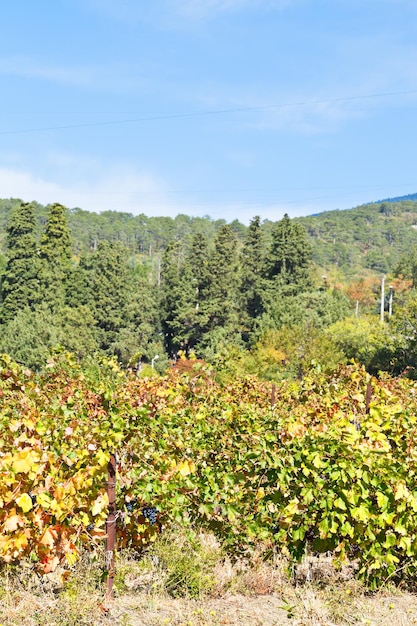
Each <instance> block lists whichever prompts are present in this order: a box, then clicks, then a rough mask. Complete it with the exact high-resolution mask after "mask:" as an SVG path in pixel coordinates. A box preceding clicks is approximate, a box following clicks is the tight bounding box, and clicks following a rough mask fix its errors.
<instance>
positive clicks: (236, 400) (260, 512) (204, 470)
mask: <svg viewBox="0 0 417 626" xmlns="http://www.w3.org/2000/svg"><path fill="white" fill-rule="evenodd" d="M367 389H368V393H369V390H372V397H371V399H370V403H367V399H366V393H367ZM416 389H417V384H416V382H413V381H410V380H407V379H402V378H398V379H392V378H388V377H385V378H382V379H376V378H371V377H369V375H368V374H367V373H366V372H365V371H364V370H363V369H362V368H360V367H359V366H357V365H354V364H352V365H350V366H343V367H340V368H339V369H338V370H337V371H335V372H333V373H330V374H329V373H326V374H324V373H322V372H320V371H312V372H311V373H310V374H309V375H308V376H306V377H304V379H303V380H302V381H296V382H294V381H284V382H281V383H279V384H278V385H277V386H276V388H275V389H274V390H272V386H271V384H270V383H265V382H262V381H259V380H257V379H256V378H252V377H245V378H241V379H238V378H233V380H229V381H224V380H223V381H222V382H221V383H220V382H218V381H217V379H216V376H215V373H214V372H213V371H212V370H211V368H210V367H209V366H208V365H206V364H205V363H202V362H197V361H196V362H195V363H194V364H193V363H192V362H187V367H176V368H172V369H171V370H170V371H169V373H168V374H167V375H166V376H164V377H159V376H155V377H150V378H142V379H140V378H137V377H136V376H134V375H133V374H131V373H129V372H125V371H122V370H120V369H119V367H118V366H117V364H116V363H114V362H112V361H108V360H104V359H103V361H102V362H98V363H95V364H94V365H91V366H90V368H85V369H82V368H81V367H80V366H79V365H78V364H77V363H76V362H75V361H73V360H72V359H71V357H69V356H65V357H64V356H61V357H59V358H57V359H56V360H54V361H52V360H51V362H50V363H49V364H48V367H47V369H46V370H45V372H44V373H43V374H41V375H34V374H33V373H32V372H31V371H29V370H25V369H24V368H22V367H21V366H19V365H16V364H15V363H13V362H12V361H11V360H10V359H9V358H8V357H2V361H1V369H0V407H1V412H0V450H1V451H0V563H1V562H4V563H9V564H16V565H17V564H19V563H22V562H26V563H30V564H31V566H32V567H33V568H34V569H36V570H37V571H38V572H39V573H40V574H43V573H48V572H51V571H53V570H55V569H56V568H57V566H58V565H61V566H63V567H64V574H65V575H69V573H70V569H71V566H72V565H73V564H74V563H75V562H76V561H77V559H78V556H79V554H80V551H82V549H83V547H84V548H86V549H91V550H94V547H95V546H96V545H99V544H100V543H102V541H103V537H104V535H105V522H106V517H107V512H108V497H107V481H108V478H107V471H108V463H109V459H110V455H111V454H112V453H113V452H115V454H116V458H117V474H118V480H117V494H116V509H117V513H116V518H117V542H118V544H117V547H118V549H121V548H123V547H126V546H129V547H133V548H137V550H142V549H143V548H144V547H146V545H147V544H149V542H151V541H152V540H153V539H154V538H155V536H156V535H157V533H160V532H164V528H167V527H169V526H170V525H171V524H173V523H175V524H179V525H182V526H184V527H188V528H190V529H191V528H193V529H200V528H201V529H209V530H210V531H211V532H214V533H215V534H216V536H217V537H218V538H219V540H220V541H221V543H222V545H223V546H225V549H227V550H229V551H231V552H234V553H243V552H245V551H247V550H248V549H250V548H251V547H253V546H255V545H257V544H260V543H263V544H266V545H270V546H271V547H274V548H275V549H276V550H278V551H279V552H281V553H283V554H284V555H286V556H288V557H289V558H290V559H294V560H299V559H301V558H302V557H303V555H304V554H305V553H306V551H308V552H310V553H323V552H326V553H327V552H331V553H332V554H333V557H334V561H335V564H336V565H337V564H342V563H344V562H345V561H347V560H349V561H351V562H354V563H355V564H356V566H357V573H358V576H359V578H361V579H363V580H364V581H365V582H366V583H367V584H368V585H369V586H370V587H372V588H375V587H378V586H379V585H381V584H382V583H384V582H386V581H387V580H392V581H393V582H397V581H399V580H405V581H407V580H408V581H411V580H412V579H413V578H414V577H415V576H416V573H417V572H416V564H415V563H416V561H415V557H416V555H417V485H416V462H417V449H416V443H415V442H416V428H417V417H416V415H417V399H416ZM368 400H369V398H368ZM367 404H369V406H367Z"/></svg>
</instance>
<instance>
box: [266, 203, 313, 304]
mask: <svg viewBox="0 0 417 626" xmlns="http://www.w3.org/2000/svg"><path fill="white" fill-rule="evenodd" d="M310 263H311V246H310V244H309V243H308V241H307V235H306V231H305V229H304V228H303V226H301V225H300V224H297V223H296V222H294V221H292V220H290V218H289V217H288V215H284V217H283V219H282V220H281V221H279V222H277V223H276V225H275V227H274V229H273V231H272V244H271V248H270V251H269V254H268V257H267V259H266V263H265V270H266V277H267V278H268V279H269V281H273V282H274V283H275V286H276V287H278V288H280V289H281V291H282V292H283V293H291V294H294V293H298V292H300V291H305V290H306V289H308V288H310V287H311V277H310Z"/></svg>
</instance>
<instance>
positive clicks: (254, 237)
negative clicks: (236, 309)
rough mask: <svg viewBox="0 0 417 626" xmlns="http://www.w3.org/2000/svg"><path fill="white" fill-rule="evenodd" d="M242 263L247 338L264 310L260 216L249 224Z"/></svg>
mask: <svg viewBox="0 0 417 626" xmlns="http://www.w3.org/2000/svg"><path fill="white" fill-rule="evenodd" d="M240 265H241V280H240V301H241V309H242V311H241V313H242V318H241V324H242V328H243V333H242V334H243V337H244V339H245V340H247V339H248V337H249V334H250V333H251V331H252V329H253V325H254V322H255V320H256V319H257V318H258V317H259V316H260V315H261V313H262V310H263V304H262V291H263V277H262V270H263V265H264V246H263V239H262V231H261V221H260V218H259V216H256V217H254V218H253V220H252V221H251V223H250V225H249V228H248V231H247V235H246V240H245V243H244V245H243V250H242V253H241V255H240Z"/></svg>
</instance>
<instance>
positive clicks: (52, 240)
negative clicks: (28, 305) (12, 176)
mask: <svg viewBox="0 0 417 626" xmlns="http://www.w3.org/2000/svg"><path fill="white" fill-rule="evenodd" d="M40 257H41V262H42V266H41V292H42V298H43V301H44V302H45V303H46V304H48V306H50V308H51V310H52V311H54V312H57V311H59V309H60V308H61V307H63V306H64V304H65V300H66V290H67V287H68V277H69V274H70V271H71V234H70V230H69V227H68V221H67V209H66V208H65V207H64V206H62V204H53V205H51V206H50V207H49V214H48V219H47V221H46V225H45V230H44V232H43V234H42V237H41V243H40Z"/></svg>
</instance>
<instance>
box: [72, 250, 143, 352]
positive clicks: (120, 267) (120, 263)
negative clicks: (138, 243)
mask: <svg viewBox="0 0 417 626" xmlns="http://www.w3.org/2000/svg"><path fill="white" fill-rule="evenodd" d="M80 269H81V270H82V273H83V276H84V280H85V286H84V292H83V293H84V295H83V302H82V304H86V305H87V306H89V308H90V309H91V311H92V312H93V314H94V319H95V321H96V324H97V329H98V335H99V345H100V348H101V349H102V350H104V351H106V352H112V346H113V344H114V343H115V342H117V340H118V334H119V332H120V331H121V330H122V329H123V328H124V327H125V326H126V325H127V323H128V313H127V310H128V305H129V301H130V298H131V292H130V289H129V272H128V250H127V248H126V247H125V246H123V245H122V244H121V243H119V242H112V241H101V242H100V243H99V245H98V247H97V251H96V252H94V253H93V254H92V255H89V256H88V257H84V258H83V259H82V260H81V262H80Z"/></svg>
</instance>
